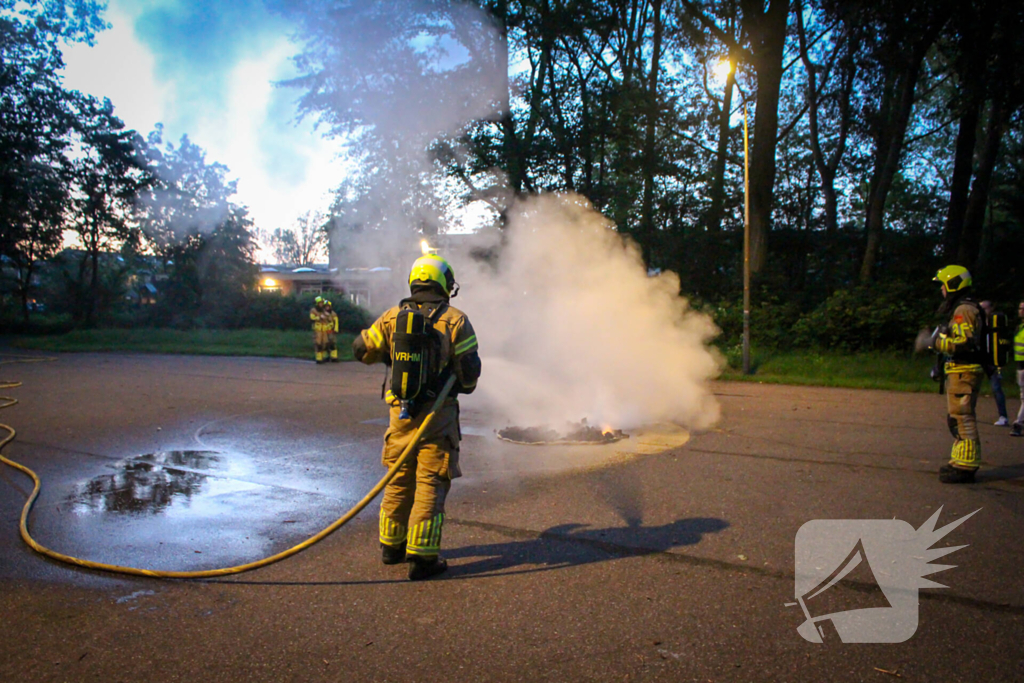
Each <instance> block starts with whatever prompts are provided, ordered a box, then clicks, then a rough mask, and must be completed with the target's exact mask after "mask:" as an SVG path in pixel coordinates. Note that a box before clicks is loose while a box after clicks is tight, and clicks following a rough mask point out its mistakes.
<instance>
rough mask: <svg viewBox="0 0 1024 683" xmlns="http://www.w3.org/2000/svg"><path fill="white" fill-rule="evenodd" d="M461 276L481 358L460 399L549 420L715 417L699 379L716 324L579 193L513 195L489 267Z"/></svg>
mask: <svg viewBox="0 0 1024 683" xmlns="http://www.w3.org/2000/svg"><path fill="white" fill-rule="evenodd" d="M467 266H469V264H458V265H456V266H455V269H456V274H459V273H460V268H461V269H462V270H463V271H465V270H467ZM460 277H462V280H463V281H464V288H463V290H462V294H460V296H459V299H458V300H457V301H456V304H457V305H458V306H461V307H464V309H465V310H466V312H467V313H468V315H469V316H470V320H472V321H473V325H474V327H475V329H476V331H477V336H478V337H479V339H480V348H481V356H482V358H483V361H484V374H483V376H482V378H481V380H480V384H479V388H478V389H477V393H476V394H473V395H472V396H470V397H467V398H466V399H465V400H466V402H467V405H471V406H473V407H477V408H481V409H483V410H485V411H486V412H487V413H490V414H491V415H492V416H493V417H494V418H495V419H498V420H501V419H507V420H509V421H511V423H512V424H518V425H535V424H548V425H551V426H554V427H558V426H560V423H561V422H572V421H578V420H580V419H581V418H587V419H588V421H589V422H590V424H596V425H601V424H610V425H613V426H614V427H616V428H628V427H635V426H638V425H641V424H646V423H651V422H658V421H674V422H677V423H680V424H684V425H686V426H689V427H697V428H700V427H707V426H709V425H711V424H712V423H713V422H714V421H715V420H716V419H717V418H718V406H717V403H716V402H715V400H714V397H713V396H712V394H711V392H710V389H709V387H708V386H707V381H708V380H709V379H711V378H713V377H715V376H716V375H717V374H718V372H719V369H720V364H721V361H720V359H719V358H718V357H717V356H716V355H715V354H714V352H712V351H711V350H710V349H709V347H708V343H709V342H710V340H711V339H712V338H713V337H714V336H715V335H716V334H717V329H716V327H715V325H714V324H713V323H712V321H711V319H710V318H709V317H707V316H706V315H704V314H702V313H699V312H696V311H694V310H692V309H691V308H689V306H688V303H687V301H686V300H685V299H683V298H682V297H680V296H679V279H678V277H677V276H676V275H675V274H674V273H668V272H666V273H661V274H660V275H657V276H655V277H649V276H648V273H647V269H646V267H645V265H644V263H643V260H642V258H641V255H640V252H639V250H638V249H637V248H636V247H635V246H634V245H633V244H632V243H631V242H630V241H629V240H627V239H624V238H623V237H622V236H621V235H620V234H619V233H617V232H615V231H614V230H613V229H612V225H611V224H610V222H609V221H608V220H607V219H606V218H605V217H604V216H603V215H601V214H600V213H598V212H597V211H595V210H593V208H591V207H590V205H589V203H588V202H587V201H586V200H585V199H584V198H582V197H580V196H578V195H542V196H539V197H533V198H528V199H525V200H522V201H521V202H519V203H517V205H516V206H515V210H514V211H513V212H512V218H511V220H510V224H509V226H508V228H507V233H506V240H505V244H504V245H503V247H502V249H501V252H500V257H499V259H498V266H497V269H491V268H489V267H486V268H484V269H481V270H477V271H476V272H473V273H472V274H470V275H467V276H460ZM499 426H500V425H499Z"/></svg>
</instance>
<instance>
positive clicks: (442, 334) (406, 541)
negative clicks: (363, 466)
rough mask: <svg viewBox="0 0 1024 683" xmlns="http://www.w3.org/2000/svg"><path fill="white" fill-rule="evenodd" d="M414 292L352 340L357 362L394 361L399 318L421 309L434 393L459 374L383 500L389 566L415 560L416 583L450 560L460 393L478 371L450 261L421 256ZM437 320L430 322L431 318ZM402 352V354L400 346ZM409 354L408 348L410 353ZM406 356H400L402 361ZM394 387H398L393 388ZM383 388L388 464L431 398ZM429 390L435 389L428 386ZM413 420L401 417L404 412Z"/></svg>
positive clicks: (412, 283)
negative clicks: (445, 555) (446, 538)
mask: <svg viewBox="0 0 1024 683" xmlns="http://www.w3.org/2000/svg"><path fill="white" fill-rule="evenodd" d="M409 288H410V291H411V296H410V297H408V298H406V299H403V300H402V301H401V302H400V303H399V304H398V306H395V307H393V308H391V309H389V310H387V311H385V312H384V314H383V315H381V316H380V317H379V318H378V319H377V320H376V322H374V323H373V325H371V326H370V328H369V329H367V330H363V331H362V332H361V333H360V335H359V336H358V337H356V338H355V340H354V341H353V343H352V351H353V355H354V356H355V358H356V360H359V361H362V362H363V363H366V364H372V363H376V362H384V363H387V364H389V365H391V363H392V360H393V359H392V349H393V348H394V346H395V339H396V336H395V335H396V321H397V320H398V319H399V316H402V319H403V320H411V319H412V317H413V316H412V315H410V313H411V312H412V311H419V312H422V314H423V315H424V318H423V319H424V320H429V321H430V323H424V330H426V333H429V334H431V335H434V336H433V337H432V338H434V339H436V340H437V344H438V347H437V348H438V351H437V356H438V362H437V364H436V365H437V367H438V368H440V372H439V373H438V376H437V377H436V378H433V379H431V380H430V381H429V382H428V386H429V387H432V388H433V391H434V393H433V395H434V396H436V395H437V394H436V392H437V391H439V390H440V388H441V386H442V385H443V384H444V382H445V381H446V380H447V378H448V377H449V376H450V373H453V372H454V373H455V378H456V382H455V386H454V388H453V389H452V393H451V395H449V396H448V397H447V398H446V399H445V401H444V403H443V405H442V406H441V407H440V408H439V409H438V411H437V413H436V414H435V415H434V418H433V421H432V422H431V423H430V425H429V427H428V428H427V430H426V431H425V432H424V433H423V436H422V438H421V439H420V442H419V444H418V445H417V447H416V449H415V450H414V452H413V455H412V457H410V458H409V460H408V461H407V462H406V463H405V465H404V466H403V467H402V469H400V470H399V471H398V473H397V475H396V476H395V478H394V479H392V480H391V482H390V483H389V484H388V485H387V487H386V488H385V489H384V498H383V500H382V501H381V506H380V543H381V549H382V559H383V561H384V564H398V563H400V562H403V561H406V560H408V561H410V562H411V563H412V564H411V565H410V567H409V578H410V579H411V580H413V581H415V580H419V579H426V578H429V577H431V576H434V575H435V574H440V573H441V572H443V571H444V570H445V569H447V567H448V565H447V563H446V562H445V560H443V559H441V557H440V555H439V553H440V549H441V530H442V527H443V526H444V509H445V508H444V503H445V497H446V496H447V494H448V491H449V489H450V487H451V480H452V479H455V478H456V477H459V476H461V472H460V470H459V440H460V438H461V434H460V431H459V403H458V399H457V396H456V395H457V394H459V393H463V394H469V393H471V392H472V391H473V389H475V388H476V382H477V379H478V378H479V376H480V357H479V355H478V354H477V341H476V334H475V333H474V332H473V326H472V325H470V323H469V319H468V318H467V317H466V314H465V313H463V312H462V311H460V310H458V309H457V308H454V307H452V306H451V305H450V304H449V300H450V298H451V297H453V296H455V295H456V293H457V292H458V285H457V284H455V274H454V272H453V270H452V268H451V266H450V265H449V264H448V262H447V261H446V260H445V259H443V258H441V257H440V256H437V255H436V254H428V255H424V256H423V257H421V258H419V259H417V260H416V262H415V263H414V264H413V266H412V271H411V272H410V274H409ZM431 323H432V327H431V326H430V324H431ZM399 355H402V352H399ZM406 355H407V354H406ZM399 360H402V359H399ZM392 389H393V390H392ZM392 389H389V390H388V391H387V393H386V394H385V400H386V401H387V402H388V404H389V405H390V407H391V410H390V421H389V426H388V429H387V432H385V434H384V450H383V456H382V460H383V464H384V466H385V467H390V466H391V465H392V464H394V463H395V461H396V460H397V459H398V457H399V456H400V455H401V453H402V451H403V450H404V449H405V447H406V446H407V445H408V443H409V441H410V440H411V439H412V438H413V434H414V433H415V432H416V430H417V429H418V428H419V426H420V425H421V424H422V423H423V419H424V418H425V417H426V415H427V413H428V412H429V410H430V405H431V404H432V403H433V398H427V399H423V400H420V401H417V402H413V403H412V405H411V406H410V404H409V402H402V401H400V400H399V398H398V395H396V394H400V392H403V391H405V389H404V388H399V387H398V386H395V382H394V381H393V382H392ZM427 396H430V392H429V391H428V392H427ZM406 411H407V414H408V416H409V417H408V418H403V414H406Z"/></svg>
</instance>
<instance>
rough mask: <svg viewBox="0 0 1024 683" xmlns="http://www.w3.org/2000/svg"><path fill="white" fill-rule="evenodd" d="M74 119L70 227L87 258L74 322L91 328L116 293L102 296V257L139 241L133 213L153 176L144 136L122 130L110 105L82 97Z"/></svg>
mask: <svg viewBox="0 0 1024 683" xmlns="http://www.w3.org/2000/svg"><path fill="white" fill-rule="evenodd" d="M76 119H77V122H76V133H77V136H78V138H79V146H78V153H77V155H76V156H75V158H74V159H73V160H72V162H71V173H72V178H73V183H74V195H73V211H72V215H71V221H70V222H71V225H72V227H73V229H74V230H75V232H76V233H77V234H78V238H79V240H80V241H81V243H82V246H83V249H84V255H83V257H82V259H81V261H80V262H79V265H78V279H77V282H76V285H77V287H76V289H77V291H78V292H79V294H80V296H81V297H82V299H81V300H80V301H79V302H78V305H76V306H75V307H74V312H75V317H76V319H78V320H82V321H84V322H85V324H86V325H93V324H95V322H96V315H97V313H98V306H99V302H100V299H101V298H104V299H107V300H109V299H110V298H111V295H112V294H116V292H108V293H106V294H107V295H106V296H102V293H101V292H100V255H101V254H102V253H104V252H111V251H116V250H117V249H119V248H120V247H121V246H122V245H124V244H126V243H129V244H133V243H137V242H138V240H139V236H138V228H137V227H136V226H135V224H134V223H133V221H132V218H133V216H132V213H133V209H134V207H135V202H136V199H137V197H138V194H139V192H140V191H141V190H142V189H143V188H146V187H148V186H149V185H150V184H151V183H152V182H153V177H152V176H151V175H150V174H149V171H148V169H147V168H146V161H145V158H144V157H143V156H142V155H141V154H140V153H139V148H140V145H141V142H142V140H141V137H140V136H139V135H138V133H136V132H135V131H133V130H126V129H125V128H124V123H122V122H121V120H120V119H118V118H117V117H116V116H114V110H113V105H111V103H110V101H109V100H104V101H102V102H98V101H96V100H95V99H94V98H92V97H86V96H82V97H80V98H79V107H78V112H77V117H76ZM87 277H88V283H87V282H86V278H87Z"/></svg>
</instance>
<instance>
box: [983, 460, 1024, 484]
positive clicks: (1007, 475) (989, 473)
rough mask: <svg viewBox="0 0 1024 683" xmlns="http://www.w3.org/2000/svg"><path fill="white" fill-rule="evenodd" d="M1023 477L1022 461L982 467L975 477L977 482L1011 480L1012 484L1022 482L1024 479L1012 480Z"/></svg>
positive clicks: (1023, 467)
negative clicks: (1015, 463) (1013, 463)
mask: <svg viewBox="0 0 1024 683" xmlns="http://www.w3.org/2000/svg"><path fill="white" fill-rule="evenodd" d="M1022 478H1024V463H1020V464H1017V465H1003V466H1002V467H984V468H982V469H981V470H979V471H978V475H977V477H976V479H975V481H977V482H978V483H985V482H989V481H1011V482H1012V483H1014V484H1024V481H1013V480H1014V479H1022Z"/></svg>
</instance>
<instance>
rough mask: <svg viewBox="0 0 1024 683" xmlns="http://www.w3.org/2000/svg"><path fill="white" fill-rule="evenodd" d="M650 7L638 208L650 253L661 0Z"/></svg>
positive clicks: (646, 246) (641, 235)
mask: <svg viewBox="0 0 1024 683" xmlns="http://www.w3.org/2000/svg"><path fill="white" fill-rule="evenodd" d="M651 11H652V13H653V18H654V44H653V46H652V50H653V52H652V53H651V73H650V77H649V79H648V82H647V112H646V114H647V116H646V119H647V120H646V126H647V130H646V131H645V133H644V153H643V182H644V187H643V201H642V204H641V208H640V238H641V239H640V244H641V246H642V247H643V249H644V251H645V252H646V253H647V254H648V255H649V254H650V252H651V250H652V249H653V248H654V243H653V241H654V166H655V164H656V163H657V155H656V154H655V142H656V136H655V133H656V131H657V125H658V108H659V107H658V71H659V69H660V66H661V31H662V21H661V0H654V1H653V3H652V8H651Z"/></svg>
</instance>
